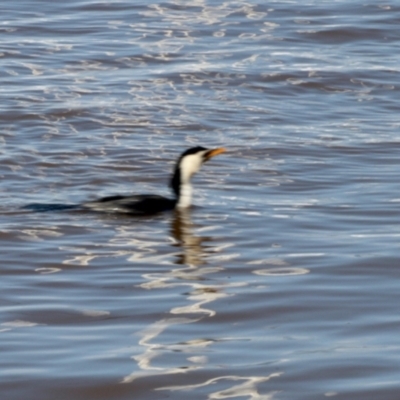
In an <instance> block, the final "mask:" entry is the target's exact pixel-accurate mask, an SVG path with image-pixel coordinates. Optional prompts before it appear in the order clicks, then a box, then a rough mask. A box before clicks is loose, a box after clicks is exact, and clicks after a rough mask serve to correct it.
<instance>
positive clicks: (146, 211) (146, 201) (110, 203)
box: [81, 146, 225, 215]
mask: <svg viewBox="0 0 400 400" xmlns="http://www.w3.org/2000/svg"><path fill="white" fill-rule="evenodd" d="M223 152H225V149H223V148H218V149H214V150H208V149H206V148H204V147H200V146H198V147H193V148H191V149H188V150H186V151H185V152H184V153H182V155H181V156H180V157H179V159H178V161H177V163H176V165H175V169H174V173H173V175H172V178H171V182H170V186H171V188H172V190H173V193H174V195H175V197H174V198H172V199H170V198H167V197H163V196H158V195H153V194H141V195H133V196H108V197H104V198H101V199H99V200H95V201H91V202H87V203H83V204H82V205H81V206H82V207H83V208H84V209H90V210H93V211H100V212H111V213H115V212H117V213H125V214H131V215H151V214H156V213H160V212H163V211H168V210H173V209H174V208H187V207H189V206H190V205H191V200H192V192H193V190H192V186H191V178H192V176H193V175H194V174H195V173H196V172H197V171H198V170H199V169H200V167H201V165H202V164H203V163H204V162H206V161H208V160H209V159H210V158H212V157H214V156H216V155H218V154H221V153H223Z"/></svg>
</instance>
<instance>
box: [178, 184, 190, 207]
mask: <svg viewBox="0 0 400 400" xmlns="http://www.w3.org/2000/svg"><path fill="white" fill-rule="evenodd" d="M192 192H193V190H192V185H191V184H190V183H189V182H187V183H181V187H180V191H179V199H178V203H177V205H176V206H177V207H180V208H186V207H190V205H191V204H192Z"/></svg>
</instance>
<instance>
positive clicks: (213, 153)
mask: <svg viewBox="0 0 400 400" xmlns="http://www.w3.org/2000/svg"><path fill="white" fill-rule="evenodd" d="M225 152H226V149H224V148H223V147H218V148H217V149H213V150H209V151H207V153H206V154H205V158H206V160H209V159H210V158H213V157H215V156H217V155H218V154H222V153H225Z"/></svg>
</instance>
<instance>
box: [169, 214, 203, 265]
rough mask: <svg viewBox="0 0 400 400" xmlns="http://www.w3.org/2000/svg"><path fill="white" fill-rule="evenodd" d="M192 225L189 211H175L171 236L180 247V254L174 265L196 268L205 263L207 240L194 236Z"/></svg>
mask: <svg viewBox="0 0 400 400" xmlns="http://www.w3.org/2000/svg"><path fill="white" fill-rule="evenodd" d="M193 228H194V224H193V222H192V219H191V210H190V209H187V208H185V209H181V210H179V209H176V210H175V212H174V218H173V219H172V223H171V234H172V237H173V238H174V239H175V241H176V245H177V246H180V247H181V249H182V253H181V254H179V255H178V257H177V260H176V264H179V265H188V266H194V267H198V266H200V265H203V264H205V263H206V260H205V257H206V254H205V246H204V243H205V242H206V241H207V240H209V238H206V237H201V236H195V235H194V234H193Z"/></svg>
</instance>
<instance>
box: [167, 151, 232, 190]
mask: <svg viewBox="0 0 400 400" xmlns="http://www.w3.org/2000/svg"><path fill="white" fill-rule="evenodd" d="M225 151H226V150H225V149H224V148H222V147H219V148H216V149H211V150H210V149H206V148H205V147H201V146H197V147H192V148H190V149H188V150H186V151H185V152H184V153H182V154H181V156H180V157H179V159H178V161H177V163H176V165H175V171H174V175H173V177H172V181H171V187H172V189H173V191H174V193H175V195H176V196H177V197H179V195H180V187H181V185H185V184H187V185H189V184H190V179H191V178H192V176H193V175H194V174H195V173H196V172H197V171H198V170H199V169H200V167H201V166H202V165H203V164H204V163H205V162H206V161H208V160H210V159H211V158H213V157H215V156H216V155H218V154H221V153H224V152H225Z"/></svg>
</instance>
